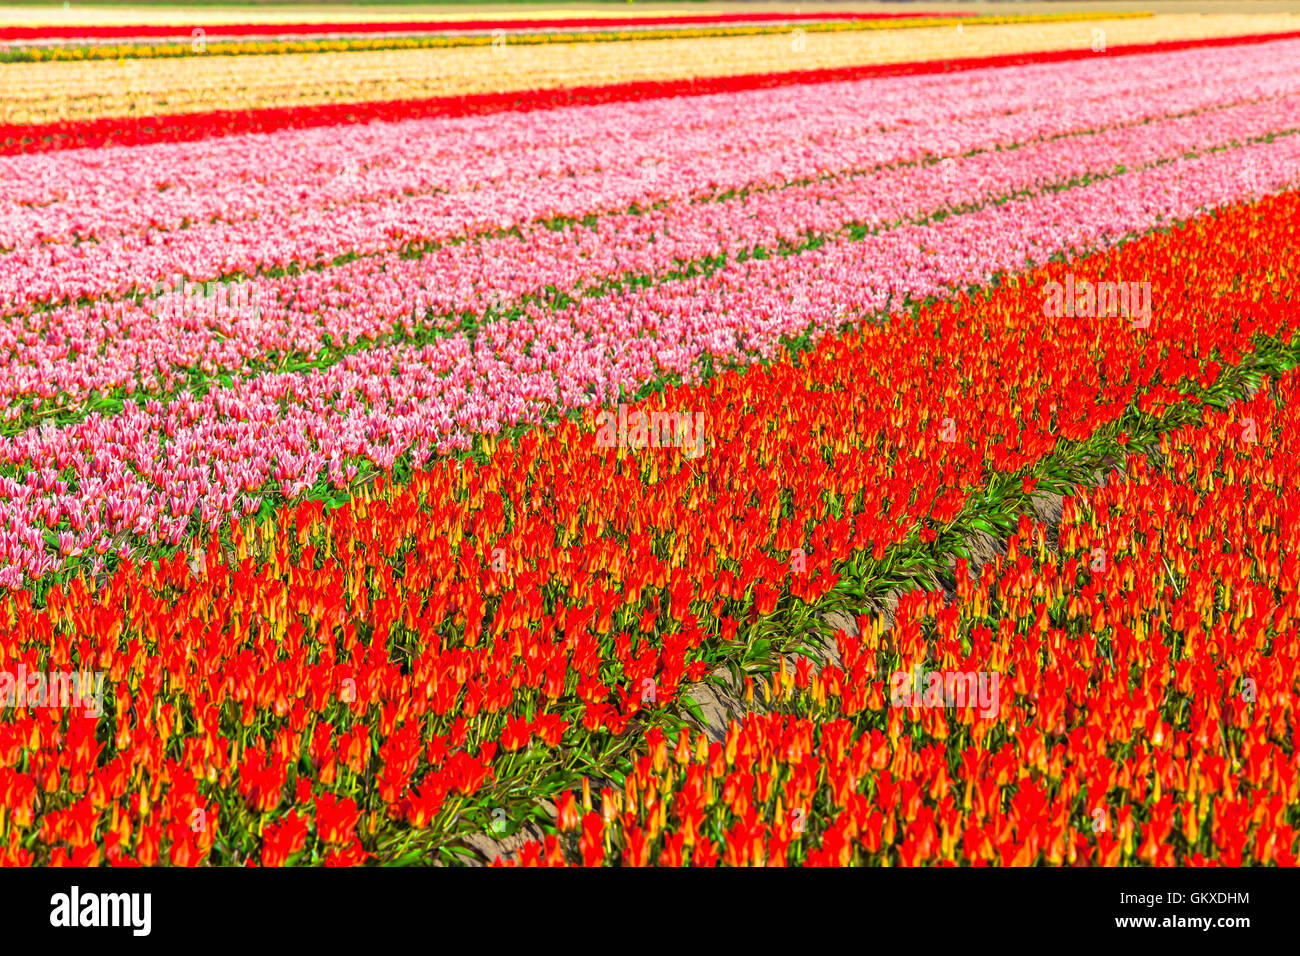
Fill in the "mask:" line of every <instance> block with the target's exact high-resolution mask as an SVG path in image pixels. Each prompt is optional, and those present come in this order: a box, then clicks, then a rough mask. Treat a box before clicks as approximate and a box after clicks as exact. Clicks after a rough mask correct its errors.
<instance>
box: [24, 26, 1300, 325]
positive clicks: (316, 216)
mask: <svg viewBox="0 0 1300 956" xmlns="http://www.w3.org/2000/svg"><path fill="white" fill-rule="evenodd" d="M1275 46H1276V47H1277V49H1276V51H1275V52H1276V54H1277V55H1276V56H1275V57H1273V58H1271V59H1270V60H1268V61H1267V62H1266V64H1265V65H1264V66H1263V67H1261V66H1260V65H1259V57H1258V53H1253V54H1252V53H1246V52H1242V51H1241V50H1240V49H1239V48H1222V49H1218V50H1214V51H1212V52H1204V51H1198V52H1199V56H1200V57H1201V58H1204V57H1206V56H1211V57H1213V58H1214V61H1215V62H1214V68H1215V71H1216V76H1217V77H1218V78H1219V81H1218V82H1217V83H1216V84H1215V85H1214V86H1212V87H1211V86H1207V85H1205V84H1203V83H1201V82H1200V81H1199V79H1197V74H1196V73H1195V72H1192V71H1191V70H1189V66H1190V65H1191V64H1192V63H1194V62H1196V61H1195V60H1193V59H1189V57H1190V53H1189V52H1188V51H1182V52H1178V53H1171V54H1161V55H1156V56H1151V57H1143V58H1140V59H1139V60H1137V61H1135V63H1133V64H1131V66H1132V69H1129V70H1124V71H1117V70H1097V69H1095V65H1093V64H1089V63H1088V62H1087V61H1076V62H1071V63H1061V64H1041V65H1035V66H1030V67H1024V68H1020V69H1016V70H997V71H972V72H971V73H969V74H962V75H961V76H959V77H956V78H948V79H946V80H943V81H940V80H937V79H936V78H934V77H933V76H930V77H900V78H891V79H885V80H878V81H870V82H868V81H859V82H855V83H845V84H835V85H831V86H811V87H794V88H784V89H781V90H770V91H759V92H757V93H745V94H740V93H737V94H726V95H717V96H707V97H689V98H683V99H673V100H659V101H646V102H645V103H639V104H621V105H620V107H619V108H617V109H616V108H613V107H584V108H579V109H575V110H571V111H570V110H566V111H559V112H557V111H541V112H539V113H527V114H514V115H507V116H505V117H504V118H496V119H494V121H493V122H488V121H487V120H485V119H482V118H479V119H473V120H470V119H460V120H425V121H412V122H406V123H396V124H376V125H372V126H370V127H364V128H361V129H357V128H347V132H346V135H340V132H339V130H340V128H330V129H316V130H310V131H292V132H286V133H280V134H274V135H269V136H242V137H229V138H223V139H217V140H210V141H204V142H203V143H193V144H183V145H169V146H163V145H160V146H151V147H141V148H134V149H130V150H123V149H102V150H79V151H71V152H69V153H60V154H57V155H56V156H51V155H49V154H45V155H42V156H39V157H32V156H28V157H10V158H6V159H3V160H0V177H3V178H4V179H5V181H6V184H7V188H6V196H7V197H8V198H7V199H6V200H4V201H3V202H0V247H7V248H11V251H10V252H8V253H7V254H5V255H3V256H2V257H0V261H3V263H4V267H3V268H2V269H0V309H3V310H5V311H7V312H22V311H26V310H28V309H30V308H31V307H32V305H33V304H35V303H41V302H58V301H64V300H67V299H72V298H77V297H84V296H101V295H120V294H124V293H126V292H127V291H128V290H132V289H135V290H149V289H151V288H153V286H154V284H155V283H156V282H158V281H159V280H161V279H163V278H164V277H167V276H171V275H173V274H175V273H177V272H180V273H183V274H185V275H187V276H188V277H190V278H193V279H207V278H212V277H214V276H218V275H222V274H227V273H232V272H246V273H251V272H254V271H257V270H264V269H270V268H277V267H285V266H289V265H292V264H304V263H321V262H328V261H332V260H334V259H336V258H338V257H340V256H343V255H348V254H358V253H360V254H373V253H380V252H383V251H385V250H391V249H393V248H394V247H397V246H401V245H403V244H406V243H410V242H415V241H446V240H449V239H455V238H461V237H464V236H466V235H472V234H475V233H480V232H483V231H491V230H500V229H506V228H513V227H517V226H520V225H522V224H525V223H529V222H532V221H534V220H538V219H548V218H551V217H555V216H584V215H587V214H589V213H593V212H609V211H615V210H620V209H626V208H628V207H629V206H630V205H632V204H634V203H636V204H639V205H641V206H646V205H650V204H654V203H657V202H661V201H669V200H676V199H682V198H686V197H699V196H701V195H708V194H712V193H717V192H719V191H726V190H732V189H740V188H747V187H753V186H756V185H759V186H762V185H768V186H771V185H778V184H782V183H786V182H789V181H791V180H794V179H800V178H806V177H816V176H822V175H828V174H836V173H840V172H843V171H845V170H853V169H865V168H871V167H873V166H876V165H879V164H881V163H891V162H900V161H909V160H916V159H919V158H921V157H924V156H950V155H954V154H957V153H960V152H964V151H967V150H970V149H978V148H984V149H987V148H990V147H991V146H996V145H1007V144H1011V143H1017V142H1024V141H1026V140H1028V139H1033V138H1035V137H1042V136H1054V135H1060V134H1062V133H1067V132H1077V131H1080V130H1087V129H1096V128H1103V127H1106V126H1110V125H1114V124H1117V123H1124V122H1136V121H1140V120H1144V119H1149V118H1153V117H1159V116H1163V115H1167V114H1169V113H1171V112H1176V111H1183V110H1193V109H1202V108H1206V107H1211V106H1214V105H1217V104H1222V103H1229V102H1238V101H1243V100H1249V99H1259V98H1267V97H1272V96H1278V95H1285V94H1287V93H1289V92H1293V91H1294V90H1295V83H1296V78H1295V76H1294V74H1295V72H1296V70H1295V62H1296V53H1297V51H1300V43H1296V42H1290V43H1279V44H1276V45H1275ZM991 74H992V75H991ZM1049 106H1050V107H1051V108H1050V109H1049V108H1048V107H1049ZM214 169H216V170H222V171H223V173H224V175H223V176H221V177H215V176H214V174H213V173H212V172H211V170H214ZM341 170H343V171H348V170H351V174H349V175H343V176H340V171H341ZM182 225H184V226H185V228H181V226H182Z"/></svg>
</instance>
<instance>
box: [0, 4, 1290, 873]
mask: <svg viewBox="0 0 1300 956" xmlns="http://www.w3.org/2000/svg"><path fill="white" fill-rule="evenodd" d="M912 6H913V5H912V4H906V5H900V6H899V7H897V8H896V10H894V11H893V12H887V13H886V12H879V11H875V10H872V11H868V10H867V9H866V8H865V7H864V8H863V9H862V10H858V9H855V5H853V4H849V5H847V6H846V7H845V9H843V10H834V11H830V12H827V10H821V11H820V12H808V13H803V12H799V11H797V10H795V8H794V7H793V6H791V7H790V8H789V9H788V10H785V11H784V12H783V11H782V10H778V9H774V8H773V7H772V6H770V5H767V6H764V7H762V8H761V10H759V9H746V8H745V7H744V6H743V5H737V6H735V7H727V8H725V9H719V8H718V5H710V6H709V8H708V9H707V10H693V9H692V8H690V7H689V6H683V8H682V10H681V12H680V13H674V14H666V13H664V12H663V11H657V12H655V13H653V14H651V13H639V12H638V11H637V8H636V7H626V8H624V6H623V5H618V6H617V7H611V8H610V9H609V10H608V12H595V13H590V14H584V15H579V13H575V12H574V11H561V12H554V11H549V12H548V11H546V10H545V9H544V8H537V7H534V6H524V7H521V8H520V9H519V10H518V11H517V12H515V13H512V14H494V15H493V17H495V18H493V17H488V16H487V15H482V16H475V15H472V14H450V13H449V14H445V15H442V16H441V17H440V16H438V15H436V14H435V15H425V14H426V13H427V11H425V13H420V14H418V15H417V14H416V13H412V14H410V15H409V16H407V17H405V18H401V17H399V16H398V15H396V14H394V15H392V16H388V15H385V16H383V17H379V16H376V17H373V18H368V16H367V13H366V10H367V8H366V7H364V6H361V7H354V8H345V10H343V11H339V10H338V9H337V8H331V9H333V10H334V12H333V13H329V14H324V13H321V12H320V11H313V10H312V9H309V8H305V9H304V10H303V11H302V14H301V18H300V19H296V20H295V19H293V14H292V13H288V14H283V13H282V14H277V15H276V16H270V15H267V16H257V15H253V14H250V13H248V12H247V11H242V9H241V11H230V12H223V10H222V8H219V7H197V8H194V10H192V11H190V12H189V14H188V17H189V18H188V19H185V18H184V17H181V16H180V15H179V14H177V13H175V12H174V11H173V12H172V13H171V14H169V13H168V12H167V11H166V10H165V9H164V10H160V11H158V12H156V13H155V14H150V13H149V12H148V11H147V9H142V10H136V11H129V12H130V14H131V16H132V17H134V19H125V16H126V13H125V12H123V13H122V14H121V15H117V16H114V15H110V13H111V11H107V12H105V11H101V13H100V14H96V13H95V12H94V11H95V9H96V8H87V9H89V10H90V11H91V12H90V13H83V14H80V15H78V14H76V13H75V12H72V13H66V14H65V13H64V12H63V11H62V10H60V9H58V8H57V7H54V6H52V7H50V8H49V9H48V10H47V11H45V12H43V13H37V12H36V11H35V10H32V11H28V12H24V11H25V10H26V8H18V7H15V8H12V9H10V8H3V9H0V91H2V92H0V863H3V864H6V865H9V866H51V865H75V866H94V865H104V866H161V865H175V866H245V865H263V866H283V865H302V866H309V865H326V866H361V865H367V866H377V865H404V866H429V865H442V866H456V865H508V866H534V865H542V866H559V865H581V866H599V865H604V866H684V865H693V866H715V865H725V866H749V865H762V866H804V865H808V866H848V865H856V866H900V865H901V866H920V865H925V866H950V865H956V866H990V865H994V866H1015V867H1021V866H1033V865H1039V866H1075V867H1117V866H1159V867H1167V866H1243V865H1259V866H1267V865H1276V866H1294V865H1296V864H1297V855H1298V854H1300V752H1297V750H1296V745H1295V731H1296V725H1297V722H1300V711H1298V710H1297V694H1300V523H1298V522H1297V521H1296V520H1295V516H1296V511H1295V509H1294V508H1293V507H1292V504H1293V503H1294V502H1295V501H1296V500H1298V498H1300V294H1298V293H1300V243H1297V241H1296V237H1297V236H1300V13H1297V14H1286V13H1240V14H1238V13H1230V14H1212V15H1205V16H1200V15H1193V14H1190V13H1189V14H1180V13H1168V12H1160V13H1150V12H1146V11H1143V10H1141V9H1140V8H1135V9H1134V10H1133V11H1129V12H1115V11H1109V10H1100V11H1089V10H1085V9H1082V8H1081V9H1070V8H1066V9H1062V10H1061V11H1060V12H1054V13H1050V14H1044V13H1037V12H1034V13H1024V14H1020V13H1017V11H1016V5H1015V4H1004V5H1000V8H999V10H998V11H997V12H996V14H992V13H988V12H984V11H983V10H982V9H981V10H971V11H966V10H961V9H958V8H956V7H946V6H945V7H944V8H943V9H933V10H931V9H925V8H923V7H918V8H917V9H915V10H913V9H912ZM1001 7H1005V10H1003V9H1001ZM828 9H829V8H828ZM101 14H102V15H101Z"/></svg>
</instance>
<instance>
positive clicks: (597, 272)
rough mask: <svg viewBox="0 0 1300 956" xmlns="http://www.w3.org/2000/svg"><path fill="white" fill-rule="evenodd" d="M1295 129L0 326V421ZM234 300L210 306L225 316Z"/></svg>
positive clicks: (1294, 109)
mask: <svg viewBox="0 0 1300 956" xmlns="http://www.w3.org/2000/svg"><path fill="white" fill-rule="evenodd" d="M1296 79H1297V80H1298V81H1300V74H1298V75H1297V77H1296ZM1298 116H1300V92H1298V93H1296V94H1293V95H1291V96H1286V97H1280V98H1271V99H1267V100H1264V101H1262V102H1256V103H1249V104H1246V105H1241V106H1233V107H1227V108H1222V109H1217V110H1210V111H1204V112H1198V113H1196V114H1193V115H1186V116H1179V117H1177V118H1174V119H1166V120H1160V121H1152V122H1149V123H1143V124H1137V125H1126V126H1122V127H1119V128H1115V129H1110V130H1107V131H1104V132H1101V133H1094V134H1087V135H1081V136H1076V137H1065V138H1052V139H1048V140H1038V141H1034V142H1031V143H1027V144H1025V145H1023V146H1020V147H1019V148H1016V149H1012V150H1006V151H1001V150H989V151H985V152H981V153H975V154H971V155H963V156H960V157H958V158H956V159H951V160H945V161H943V162H941V163H937V164H929V165H903V166H891V167H887V168H885V169H882V170H879V171H875V172H872V173H866V174H862V175H858V176H852V177H841V178H836V179H833V180H829V181H816V182H813V183H809V184H803V185H793V186H790V187H788V188H785V189H778V190H763V191H760V192H755V193H751V194H748V195H745V196H742V197H737V198H734V199H731V200H728V201H723V202H709V203H691V202H677V203H670V204H668V205H666V206H664V207H663V208H656V209H653V210H650V211H647V212H645V213H642V214H639V215H632V214H626V213H624V214H611V215H608V216H603V217H600V218H599V219H597V221H596V222H595V223H594V224H591V225H576V226H574V227H573V228H571V229H567V230H564V231H561V232H557V231H554V230H551V229H547V228H545V227H543V226H534V227H531V228H528V229H524V230H521V231H520V232H519V233H518V234H511V235H507V236H503V237H498V238H494V239H485V240H482V241H480V242H472V243H459V244H454V245H448V246H443V247H441V248H439V249H437V250H434V251H431V252H429V253H428V254H426V255H425V256H423V257H421V258H419V259H403V258H402V257H401V256H399V255H396V254H393V255H388V256H383V257H378V258H369V259H363V260H358V261H355V262H351V263H347V264H344V265H340V266H338V267H335V268H331V269H326V270H322V271H311V272H307V273H303V274H299V275H296V276H291V277H284V278H279V279H261V280H253V281H251V282H249V283H246V285H252V286H254V289H253V292H254V293H256V294H255V295H247V294H246V295H245V297H244V300H243V302H242V305H241V307H238V308H236V307H230V308H227V307H224V306H223V304H222V303H218V302H214V301H213V298H212V297H209V296H207V295H206V292H205V294H204V296H203V297H202V298H201V299H198V298H189V297H187V295H186V293H185V292H184V291H179V292H173V293H169V294H168V295H166V296H163V297H161V298H159V299H153V300H148V301H146V302H143V303H137V302H135V301H134V300H125V301H124V300H116V301H99V302H95V303H92V304H89V305H84V306H76V307H73V306H67V307H61V308H57V309H54V310H52V311H51V312H49V313H37V314H33V315H31V316H28V317H27V318H26V319H25V320H18V319H15V320H13V321H12V322H10V323H9V324H8V325H7V326H6V327H4V328H0V354H4V352H5V351H8V357H7V358H6V359H5V360H3V361H0V415H5V416H9V417H10V418H12V417H14V416H17V415H20V414H22V413H23V412H24V410H26V411H30V410H31V409H32V407H33V404H32V403H33V401H36V402H41V403H44V404H46V405H47V406H48V405H49V404H50V400H51V399H56V398H57V399H59V400H60V401H62V402H64V403H65V404H67V403H71V404H76V403H78V402H81V401H82V400H84V399H85V398H86V397H87V396H88V395H89V394H90V393H92V392H98V393H101V394H102V393H104V392H106V391H109V390H112V389H117V388H123V389H127V390H129V391H131V392H133V393H134V392H135V391H137V390H144V391H147V392H154V391H158V390H170V389H173V388H175V387H177V386H178V385H179V384H180V383H181V382H183V381H184V380H185V378H186V376H187V375H189V374H190V373H191V372H193V371H197V372H198V373H200V374H202V375H204V376H212V375H215V374H216V373H218V372H229V373H233V374H248V373H249V372H250V371H251V369H252V368H253V367H254V366H255V365H256V364H257V363H259V362H260V361H263V360H265V359H266V357H267V356H268V355H271V354H281V353H285V352H289V351H292V352H296V353H298V354H299V355H301V356H302V357H304V358H307V359H313V358H315V357H316V356H317V355H319V354H320V353H321V351H322V349H323V348H324V341H325V339H326V337H327V336H328V338H329V340H330V341H332V342H334V343H339V344H343V345H351V344H353V343H355V342H357V341H358V340H360V339H363V338H367V339H371V340H374V339H378V338H380V337H382V336H384V335H385V334H387V333H389V332H390V331H391V330H392V329H393V328H394V327H395V326H403V327H405V328H406V329H407V330H409V331H414V330H415V329H416V327H417V326H420V325H424V326H427V327H433V328H437V327H441V328H443V329H444V330H446V331H452V330H454V329H455V327H456V325H457V323H458V322H459V321H460V319H459V315H460V314H462V313H466V312H468V313H473V314H477V315H480V316H481V315H482V314H483V313H484V311H485V308H486V306H487V305H488V304H489V303H494V304H496V305H498V306H508V305H512V304H517V303H519V302H520V301H521V300H522V299H524V298H525V297H527V296H536V295H539V294H541V293H542V292H543V291H544V290H546V289H548V288H549V289H551V290H558V291H560V292H565V293H569V294H578V293H579V292H580V291H581V290H582V289H584V288H590V287H591V286H593V285H599V284H600V283H601V282H603V281H607V280H610V279H616V278H618V277H619V276H621V275H625V274H634V275H643V276H652V277H653V276H662V275H664V274H665V273H668V272H670V271H671V270H673V269H674V268H677V267H679V266H680V264H681V263H683V262H692V261H701V260H704V259H707V258H710V257H716V256H718V255H720V254H726V255H727V256H729V257H735V256H736V255H737V254H740V253H745V252H748V251H749V250H752V249H753V248H755V247H765V248H768V249H771V248H775V247H778V246H780V245H781V244H783V243H784V244H797V243H799V242H800V241H801V240H803V239H805V238H806V237H807V236H808V235H809V234H818V235H823V236H828V237H834V236H835V235H837V234H838V233H839V232H840V231H841V230H843V229H844V228H845V227H846V226H848V225H851V224H852V225H857V226H866V227H869V228H873V229H880V228H887V227H890V226H892V225H894V224H897V223H900V222H904V221H907V220H916V219H919V218H923V217H925V216H927V215H932V214H934V213H938V212H943V211H951V210H968V209H969V208H971V207H975V206H979V205H981V204H985V203H988V202H991V201H996V200H1001V199H1005V198H1006V197H1008V196H1012V195H1016V194H1022V193H1025V192H1035V191H1039V190H1042V189H1044V188H1047V187H1058V188H1059V187H1060V186H1062V185H1064V184H1068V183H1069V182H1071V181H1073V180H1076V179H1079V178H1083V177H1086V176H1090V175H1098V174H1105V173H1108V172H1111V171H1113V170H1115V169H1117V168H1119V167H1124V168H1127V169H1134V168H1140V167H1141V166H1143V165H1149V164H1152V163H1156V162H1163V161H1167V160H1170V159H1175V158H1177V157H1179V156H1182V155H1184V154H1187V153H1191V152H1195V151H1203V150H1206V149H1213V148H1219V147H1223V146H1225V145H1229V144H1232V143H1240V142H1243V141H1246V140H1249V139H1252V138H1259V137H1262V136H1266V135H1268V134H1271V133H1276V132H1279V131H1282V130H1286V129H1288V128H1291V127H1294V126H1296V125H1300V121H1297V119H1296V117H1298ZM214 292H215V290H214ZM237 298H238V297H237V295H236V294H235V293H234V292H231V293H228V298H227V301H226V305H228V304H230V303H233V302H235V301H236V300H237ZM426 316H428V318H426Z"/></svg>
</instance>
